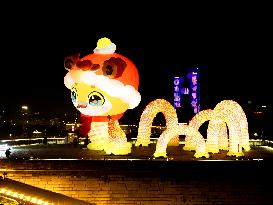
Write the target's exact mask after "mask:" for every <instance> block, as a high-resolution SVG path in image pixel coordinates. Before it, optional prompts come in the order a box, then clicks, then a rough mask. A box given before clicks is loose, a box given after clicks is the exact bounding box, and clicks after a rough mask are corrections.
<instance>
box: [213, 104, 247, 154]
mask: <svg viewBox="0 0 273 205" xmlns="http://www.w3.org/2000/svg"><path fill="white" fill-rule="evenodd" d="M214 118H216V119H217V118H220V119H223V121H225V122H226V123H227V126H228V128H229V152H228V155H235V156H242V155H243V152H242V148H244V149H245V151H249V150H250V145H249V134H248V123H247V118H246V115H245V113H244V111H243V109H242V107H241V106H240V105H239V104H238V103H237V102H235V101H232V100H223V101H221V102H220V103H218V104H217V105H216V106H215V108H214Z"/></svg>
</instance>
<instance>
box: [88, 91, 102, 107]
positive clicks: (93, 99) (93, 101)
mask: <svg viewBox="0 0 273 205" xmlns="http://www.w3.org/2000/svg"><path fill="white" fill-rule="evenodd" d="M104 102H105V99H104V97H103V95H102V94H101V93H99V92H97V91H93V92H91V93H90V94H89V95H88V103H89V105H91V106H102V105H103V104H104Z"/></svg>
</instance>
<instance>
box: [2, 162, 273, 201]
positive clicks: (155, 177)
mask: <svg viewBox="0 0 273 205" xmlns="http://www.w3.org/2000/svg"><path fill="white" fill-rule="evenodd" d="M1 168H2V169H3V168H4V169H7V172H8V175H7V177H8V178H10V179H13V180H16V181H19V182H23V183H26V184H28V185H33V186H36V187H39V188H42V189H46V190H49V191H53V192H56V193H61V194H64V195H66V196H70V197H73V198H77V199H80V200H84V201H86V202H90V203H95V204H99V205H101V204H147V205H148V204H149V205H163V204H164V205H167V204H168V205H171V204H183V205H184V204H185V205H186V204H198V205H216V204H227V205H228V204H229V205H230V204H236V205H237V204H273V189H272V188H268V187H272V186H273V184H271V183H272V182H273V180H272V179H271V178H272V177H270V175H271V173H272V172H271V171H272V169H271V168H270V166H269V165H267V164H265V163H264V162H254V161H251V162H167V161H156V162H155V161H152V162H151V161H144V162H143V161H142V162H136V161H135V162H130V161H124V162H120V161H52V162H45V161H27V162H13V163H11V162H10V163H8V164H6V163H4V164H3V163H2V167H1Z"/></svg>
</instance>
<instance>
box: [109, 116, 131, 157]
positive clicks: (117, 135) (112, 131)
mask: <svg viewBox="0 0 273 205" xmlns="http://www.w3.org/2000/svg"><path fill="white" fill-rule="evenodd" d="M108 133H109V139H110V144H109V147H108V149H107V150H106V153H107V154H111V153H113V154H115V155H117V154H118V155H125V154H128V153H130V152H131V147H132V144H131V143H130V142H127V138H126V134H125V133H124V131H123V130H122V129H121V127H120V125H119V122H118V121H117V120H110V121H109V122H108Z"/></svg>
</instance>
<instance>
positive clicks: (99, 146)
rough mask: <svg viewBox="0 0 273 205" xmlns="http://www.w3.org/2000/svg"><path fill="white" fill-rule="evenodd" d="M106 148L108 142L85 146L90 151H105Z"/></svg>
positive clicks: (92, 143)
mask: <svg viewBox="0 0 273 205" xmlns="http://www.w3.org/2000/svg"><path fill="white" fill-rule="evenodd" d="M108 147H109V143H108V142H91V143H89V144H88V145H87V148H88V149H90V150H106V149H108Z"/></svg>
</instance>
